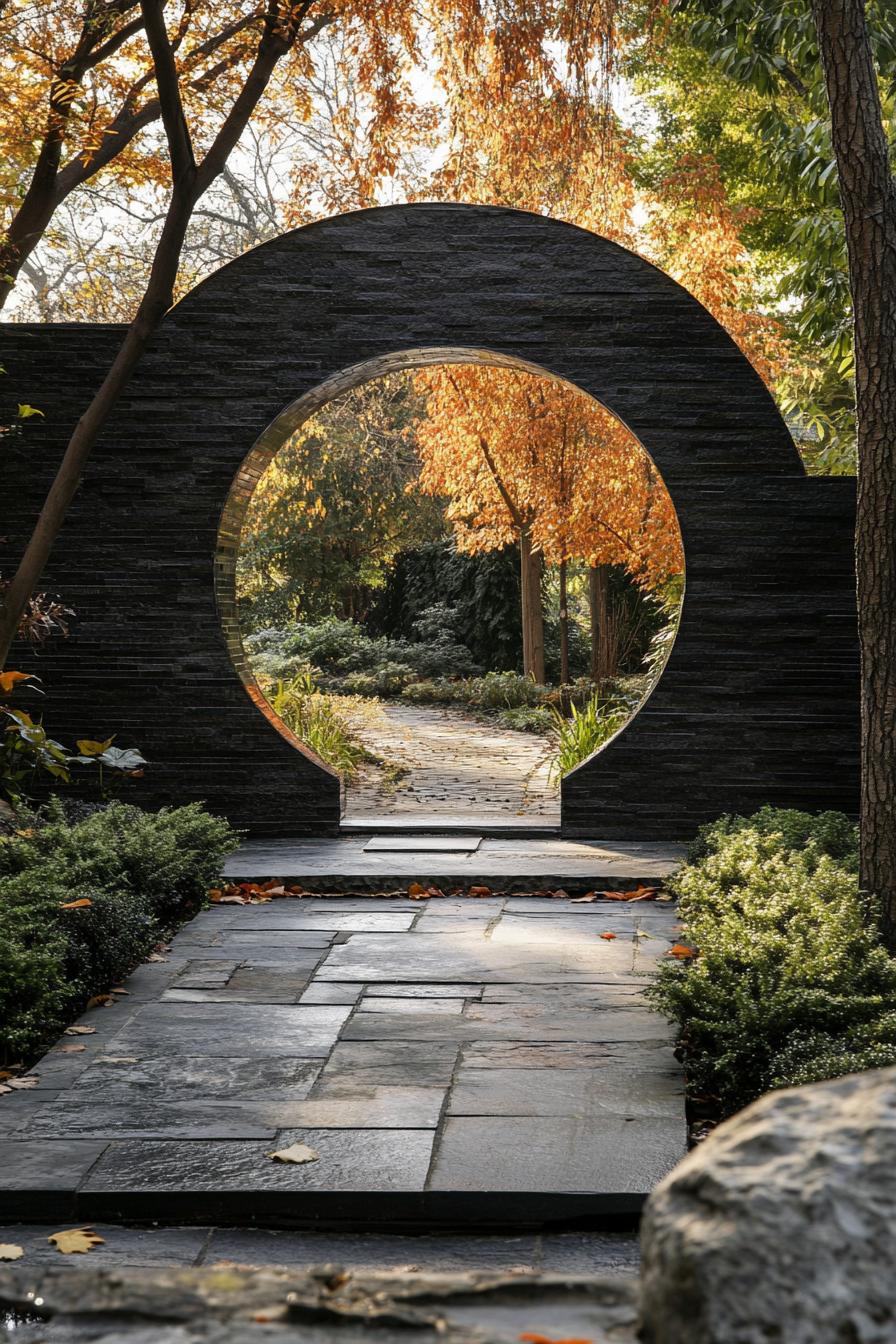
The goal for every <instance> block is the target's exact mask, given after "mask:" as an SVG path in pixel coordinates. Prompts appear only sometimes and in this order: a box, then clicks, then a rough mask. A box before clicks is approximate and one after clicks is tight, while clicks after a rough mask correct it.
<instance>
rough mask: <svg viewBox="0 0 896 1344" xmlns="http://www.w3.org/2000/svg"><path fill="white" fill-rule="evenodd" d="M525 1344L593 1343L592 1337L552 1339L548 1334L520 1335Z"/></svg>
mask: <svg viewBox="0 0 896 1344" xmlns="http://www.w3.org/2000/svg"><path fill="white" fill-rule="evenodd" d="M520 1339H521V1340H524V1341H525V1344H594V1340H593V1339H553V1338H552V1337H551V1336H550V1335H520Z"/></svg>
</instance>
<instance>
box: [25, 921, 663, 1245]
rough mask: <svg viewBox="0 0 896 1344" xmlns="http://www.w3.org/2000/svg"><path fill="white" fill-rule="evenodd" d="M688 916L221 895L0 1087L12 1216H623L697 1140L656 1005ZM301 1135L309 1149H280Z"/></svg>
mask: <svg viewBox="0 0 896 1344" xmlns="http://www.w3.org/2000/svg"><path fill="white" fill-rule="evenodd" d="M674 921H675V915H674V909H673V908H672V907H670V906H669V905H664V904H659V903H653V902H639V903H638V904H636V905H625V904H620V903H614V902H608V901H604V902H595V903H592V904H576V903H573V902H571V901H569V900H552V899H550V898H538V897H512V896H511V897H502V896H492V897H488V898H485V899H475V898H470V897H458V898H445V899H436V900H432V901H429V902H414V901H410V900H407V899H389V898H382V897H356V898H349V897H335V898H329V899H327V898H321V897H309V898H305V899H281V900H276V901H272V902H270V903H269V904H265V905H258V906H234V905H218V906H214V907H212V908H210V909H208V910H205V911H203V912H202V913H201V914H199V915H198V916H197V917H196V918H195V919H194V920H192V921H191V922H190V923H189V924H187V925H186V926H185V927H184V928H183V929H182V930H181V932H180V933H179V934H178V935H177V937H176V938H175V939H174V940H173V943H172V946H171V950H170V952H169V953H168V954H167V958H166V960H164V961H161V962H154V963H149V964H146V965H144V966H142V967H140V968H139V969H138V970H137V971H136V972H135V973H134V974H133V975H132V976H131V977H130V978H129V979H128V981H127V982H126V984H125V988H126V990H127V995H118V996H115V998H114V1001H113V1003H112V1004H111V1006H109V1007H96V1008H93V1009H91V1010H89V1011H88V1012H87V1013H85V1014H84V1016H83V1017H82V1018H81V1020H80V1025H83V1026H86V1027H91V1028H94V1030H93V1031H91V1032H90V1033H88V1034H85V1035H76V1036H65V1037H63V1038H62V1041H61V1042H60V1043H59V1044H58V1045H57V1046H56V1047H55V1048H54V1049H53V1050H51V1051H50V1052H49V1054H48V1055H46V1056H45V1057H44V1059H43V1060H41V1061H40V1063H39V1064H38V1065H37V1066H36V1067H35V1069H34V1070H33V1071H32V1076H33V1077H35V1078H36V1079H37V1086H36V1087H35V1088H34V1089H33V1090H30V1091H29V1090H20V1091H17V1092H15V1093H12V1094H9V1095H7V1096H4V1097H0V1130H2V1131H3V1133H4V1137H3V1140H2V1142H0V1217H2V1218H3V1219H4V1220H11V1219H20V1220H26V1219H27V1220H29V1221H34V1220H38V1221H40V1220H43V1219H46V1218H51V1219H54V1220H60V1219H62V1220H66V1219H73V1218H77V1219H79V1220H103V1219H105V1220H107V1221H119V1220H124V1221H126V1220H128V1219H131V1220H138V1221H139V1220H144V1219H146V1220H150V1219H159V1220H164V1221H166V1222H169V1223H170V1222H186V1223H202V1224H209V1225H211V1224H222V1223H224V1224H226V1223H231V1224H237V1225H239V1224H242V1225H245V1224H252V1223H258V1224H265V1223H266V1222H267V1223H268V1224H278V1223H279V1224H291V1225H295V1226H302V1225H305V1224H310V1223H313V1222H315V1220H323V1221H325V1223H326V1224H327V1225H331V1226H336V1227H338V1226H340V1225H345V1224H348V1223H350V1224H352V1225H353V1226H354V1227H357V1226H359V1225H361V1224H364V1225H373V1226H377V1225H379V1226H383V1225H386V1224H388V1225H389V1226H390V1227H391V1228H392V1229H393V1230H395V1228H396V1226H400V1225H402V1224H404V1225H405V1226H416V1227H420V1226H423V1227H436V1226H445V1225H449V1224H451V1225H454V1224H458V1223H465V1224H478V1225H480V1226H486V1227H487V1226H497V1225H513V1224H519V1223H521V1222H522V1223H526V1224H529V1225H537V1224H540V1223H544V1222H550V1221H555V1220H563V1219H568V1218H571V1217H601V1216H607V1215H611V1216H612V1215H629V1216H632V1215H634V1214H635V1213H636V1212H637V1210H638V1209H639V1208H640V1206H641V1204H642V1202H643V1199H644V1197H645V1196H646V1194H647V1193H648V1191H649V1190H650V1189H651V1188H652V1186H653V1185H654V1184H655V1183H656V1182H657V1181H658V1180H659V1179H660V1178H661V1177H662V1176H663V1175H664V1174H665V1173H666V1172H667V1171H668V1170H669V1169H670V1168H671V1166H672V1165H673V1164H674V1163H675V1162H676V1161H677V1160H678V1159H679V1158H680V1157H681V1156H682V1155H683V1153H684V1147H685V1120H684V1105H683V1097H682V1081H681V1077H680V1074H679V1071H678V1068H677V1066H676V1064H675V1060H674V1058H673V1055H672V1052H671V1047H670V1029H669V1027H668V1025H667V1024H666V1023H665V1022H664V1021H663V1020H662V1019H661V1018H660V1017H659V1016H657V1015H656V1014H655V1013H653V1012H652V1011H651V1010H650V1009H649V1008H648V1006H647V1005H646V1004H645V1002H644V998H643V990H644V986H645V984H646V983H647V981H648V980H649V977H650V976H651V974H652V972H653V971H654V969H655V967H656V966H657V964H658V962H659V961H660V959H661V958H662V956H663V955H664V954H665V953H666V951H667V949H668V947H669V944H670V942H671V941H673V940H674ZM609 935H613V936H612V937H611V936H609ZM82 1047H83V1048H82ZM295 1142H302V1143H304V1144H307V1145H308V1146H309V1147H310V1148H312V1149H313V1150H314V1152H315V1153H316V1154H317V1159H316V1160H314V1161H311V1162H308V1163H306V1164H303V1165H298V1166H297V1165H287V1164H282V1163H278V1162H274V1161H272V1160H271V1159H270V1157H269V1156H268V1154H269V1153H271V1152H273V1151H275V1150H279V1149H282V1148H284V1147H287V1146H289V1145H291V1144H293V1143H295Z"/></svg>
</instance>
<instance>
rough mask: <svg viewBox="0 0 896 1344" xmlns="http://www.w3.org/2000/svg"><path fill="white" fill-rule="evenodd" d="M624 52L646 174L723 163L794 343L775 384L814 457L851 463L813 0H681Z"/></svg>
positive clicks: (885, 2)
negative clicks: (643, 113)
mask: <svg viewBox="0 0 896 1344" xmlns="http://www.w3.org/2000/svg"><path fill="white" fill-rule="evenodd" d="M637 8H638V7H637V6H636V7H635V10H636V11H637ZM868 15H869V27H870V35H871V42H872V46H873V49H874V53H875V56H876V60H877V64H878V69H879V71H880V73H881V95H882V101H883V112H884V121H885V124H886V126H887V127H888V130H889V137H890V141H891V143H894V141H896V97H894V79H896V10H894V8H893V6H892V4H891V3H889V0H873V3H871V4H870V5H869V6H868ZM628 53H629V56H628V58H629V73H630V77H631V78H632V80H633V83H634V86H635V88H636V90H637V91H638V93H639V95H640V98H641V99H643V102H644V105H645V107H646V108H647V109H648V110H649V117H647V118H645V119H644V120H643V122H642V125H641V126H640V127H639V130H640V132H641V134H640V141H639V147H638V151H637V153H636V154H635V156H634V159H633V162H634V165H635V172H636V174H637V175H638V177H639V179H640V181H641V182H642V184H643V185H645V186H648V187H649V188H650V189H651V190H653V191H654V192H656V191H660V192H661V191H662V190H663V183H664V182H668V180H669V178H670V177H671V176H672V175H673V174H674V172H675V171H676V169H677V166H678V165H680V164H681V162H682V161H684V160H686V159H687V158H689V157H690V159H691V161H699V162H703V163H705V164H711V165H712V166H713V167H714V168H715V169H717V171H718V174H719V180H720V183H721V186H722V187H723V189H724V191H725V194H726V197H727V200H728V201H729V203H730V205H731V206H732V208H733V209H734V210H735V211H736V214H737V219H738V228H739V234H740V237H741V239H742V242H743V244H744V247H745V249H746V250H747V251H748V252H749V254H750V257H751V260H752V262H753V265H754V267H755V270H756V272H757V274H758V275H759V277H760V279H761V281H762V294H761V298H762V300H763V301H764V303H765V304H766V305H767V307H768V308H769V310H770V311H772V312H774V313H775V314H776V316H777V317H778V318H779V320H780V322H781V324H782V329H783V332H784V334H785V336H786V338H787V341H788V345H789V347H790V349H791V351H792V353H793V359H792V361H791V367H790V368H789V370H788V372H787V373H786V375H785V377H784V378H783V379H782V380H781V382H780V384H779V388H778V391H779V394H780V395H781V398H782V402H783V406H784V409H785V411H788V412H791V413H792V414H793V415H794V417H795V418H796V421H797V422H796V423H795V426H794V427H795V429H796V432H797V434H799V433H800V430H801V429H802V431H803V432H805V433H808V435H810V436H811V437H809V438H808V439H805V440H804V441H803V444H802V447H803V451H804V455H805V456H806V458H807V460H808V463H809V465H810V467H811V469H813V470H816V471H822V472H829V473H835V474H839V473H843V472H852V471H853V470H854V469H855V407H854V390H853V384H854V365H853V357H852V326H851V308H852V304H851V296H850V287H849V275H848V270H847V257H846V241H845V234H844V228H843V216H842V212H841V209H840V199H839V195H838V183H837V171H836V163H835V158H834V151H833V147H832V144H831V132H830V118H829V114H828V104H827V97H826V92H825V83H824V77H823V73H822V69H821V64H820V62H819V53H818V44H817V40H816V35H815V28H814V24H813V21H812V14H811V10H810V6H809V4H808V0H783V3H782V0H762V3H758V4H756V3H748V0H678V3H677V4H675V5H674V7H673V14H672V16H671V18H670V19H669V21H668V25H667V27H665V28H664V30H663V32H662V37H661V39H658V40H655V41H653V42H650V43H647V42H638V41H632V42H631V43H630V45H629V47H628ZM760 164H761V165H762V170H761V171H758V169H757V165H760Z"/></svg>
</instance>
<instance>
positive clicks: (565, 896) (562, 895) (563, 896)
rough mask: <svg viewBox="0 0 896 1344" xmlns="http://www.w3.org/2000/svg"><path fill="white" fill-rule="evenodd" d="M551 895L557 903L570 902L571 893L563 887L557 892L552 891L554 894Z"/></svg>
mask: <svg viewBox="0 0 896 1344" xmlns="http://www.w3.org/2000/svg"><path fill="white" fill-rule="evenodd" d="M551 895H552V896H553V898H554V900H555V901H568V900H569V892H568V891H564V890H563V888H562V887H558V888H557V890H556V891H552V892H551Z"/></svg>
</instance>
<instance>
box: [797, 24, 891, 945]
mask: <svg viewBox="0 0 896 1344" xmlns="http://www.w3.org/2000/svg"><path fill="white" fill-rule="evenodd" d="M812 14H813V17H814V19H815V27H816V31H817V33H818V45H819V50H820V53H821V59H822V64H823V67H824V75H825V81H826V84H827V93H828V103H829V105H830V111H831V131H832V138H833V145H834V152H835V154H836V157H837V169H838V174H839V184H840V200H841V204H842V207H843V216H844V220H845V224H846V243H847V251H848V256H849V278H850V287H851V290H852V300H853V317H854V338H855V356H856V412H857V430H858V456H859V466H858V509H857V517H856V572H857V581H858V603H859V641H860V645H861V654H862V798H861V833H862V838H861V881H862V885H863V887H864V888H865V889H866V890H867V891H869V892H870V893H872V894H873V895H874V896H875V897H876V898H877V900H878V901H879V902H880V907H881V911H882V915H883V920H884V934H885V937H886V940H887V942H888V944H889V946H890V947H891V948H892V949H894V950H896V182H894V178H893V173H892V170H891V167H890V161H889V153H888V146H887V138H886V134H885V132H884V127H883V117H882V114H881V102H880V92H879V88H878V82H877V75H876V72H875V68H874V59H873V53H872V48H871V43H870V40H869V36H868V27H867V23H866V17H865V5H864V2H863V0H812Z"/></svg>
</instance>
